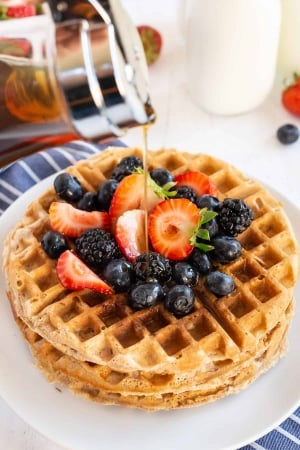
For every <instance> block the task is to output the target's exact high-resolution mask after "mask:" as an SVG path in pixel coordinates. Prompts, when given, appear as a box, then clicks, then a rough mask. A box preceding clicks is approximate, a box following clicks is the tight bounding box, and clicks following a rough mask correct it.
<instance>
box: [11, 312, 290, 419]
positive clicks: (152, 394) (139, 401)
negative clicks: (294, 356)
mask: <svg viewBox="0 0 300 450" xmlns="http://www.w3.org/2000/svg"><path fill="white" fill-rule="evenodd" d="M291 314H292V304H291V305H290V307H289V308H288V309H287V311H286V313H285V314H284V316H283V317H282V320H281V321H280V323H279V324H278V325H277V326H276V327H275V328H274V329H273V330H272V331H271V332H270V333H269V335H268V336H266V340H265V349H264V352H263V353H262V354H261V355H257V356H256V358H255V359H251V358H250V359H249V360H248V361H244V362H242V363H239V364H237V365H236V366H234V367H232V365H230V367H228V366H229V365H227V367H226V369H229V370H222V369H221V368H220V370H219V372H218V377H217V378H216V377H213V376H212V375H211V376H210V377H209V378H211V379H210V380H207V381H206V382H203V381H201V382H200V383H199V379H198V377H197V373H196V374H194V375H193V376H192V379H190V382H189V383H187V378H185V379H184V381H185V382H184V383H182V384H181V385H180V386H179V384H178V383H174V380H172V377H171V375H168V380H166V378H163V377H162V376H160V377H156V378H155V379H154V378H153V379H152V380H151V379H149V377H147V375H146V374H142V373H140V372H139V373H132V374H128V373H118V372H113V371H110V370H108V368H105V367H101V366H98V365H97V364H90V363H88V362H84V361H78V360H76V359H74V358H72V357H70V356H67V355H65V354H64V353H62V352H60V351H59V350H57V349H56V348H55V347H53V346H52V345H51V344H50V343H49V342H47V341H46V340H45V339H43V338H41V337H40V336H38V335H37V334H36V333H35V332H33V331H32V330H31V329H30V328H28V327H27V326H26V325H25V324H24V323H23V322H22V321H21V320H20V319H19V318H17V317H16V321H17V323H18V325H19V327H20V329H21V331H22V333H23V335H24V337H25V339H26V341H27V343H28V344H29V347H30V350H31V353H32V355H33V357H34V359H35V362H36V364H37V366H38V367H39V368H40V369H41V371H42V372H43V373H44V375H45V376H46V377H47V379H48V380H49V381H50V382H51V383H56V384H57V383H58V384H60V385H64V386H66V387H68V388H69V389H70V390H71V391H72V392H73V393H74V394H78V395H81V396H83V397H84V398H86V399H88V400H92V401H96V402H100V403H103V404H109V405H121V406H128V407H132V408H142V409H145V410H150V411H155V410H161V409H164V410H166V409H168V410H169V409H178V408H188V407H192V406H196V405H200V404H203V403H208V402H211V401H214V400H216V399H218V398H221V397H224V396H226V395H229V394H233V393H235V392H238V391H240V390H241V389H243V388H245V387H247V386H248V385H249V384H250V383H252V382H253V381H254V380H255V379H256V378H257V377H258V376H259V375H261V374H262V373H264V372H265V371H266V370H268V369H269V368H270V367H272V366H273V365H274V364H275V363H276V362H277V361H278V359H279V358H280V357H281V356H282V354H284V352H285V350H286V333H287V330H288V326H289V322H290V319H291ZM212 378H213V379H212ZM149 388H150V389H149Z"/></svg>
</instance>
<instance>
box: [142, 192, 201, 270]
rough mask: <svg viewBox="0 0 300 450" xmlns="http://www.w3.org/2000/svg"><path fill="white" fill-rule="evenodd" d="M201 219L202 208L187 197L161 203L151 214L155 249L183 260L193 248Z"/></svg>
mask: <svg viewBox="0 0 300 450" xmlns="http://www.w3.org/2000/svg"><path fill="white" fill-rule="evenodd" d="M199 221H200V210H199V209H198V208H197V206H196V205H195V204H194V203H192V202H190V201H189V200H187V199H185V198H175V199H170V200H165V201H163V202H161V203H159V204H158V205H157V206H155V208H154V209H153V211H152V212H151V214H150V216H149V238H150V241H151V244H152V246H153V248H154V250H155V251H156V252H158V253H161V254H162V255H164V256H166V257H167V258H170V259H173V260H176V261H177V260H181V259H184V258H186V257H187V256H188V255H189V254H190V253H191V252H192V250H193V248H194V245H193V244H192V238H193V236H194V235H195V233H196V231H197V228H198V225H199Z"/></svg>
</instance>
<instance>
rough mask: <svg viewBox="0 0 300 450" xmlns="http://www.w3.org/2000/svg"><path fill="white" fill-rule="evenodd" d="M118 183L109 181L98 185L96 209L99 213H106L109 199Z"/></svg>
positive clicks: (112, 180)
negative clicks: (97, 208)
mask: <svg viewBox="0 0 300 450" xmlns="http://www.w3.org/2000/svg"><path fill="white" fill-rule="evenodd" d="M118 184H119V183H118V181H117V180H114V179H109V180H106V181H104V182H103V183H101V184H100V186H99V189H98V207H99V209H100V210H101V211H108V210H109V207H110V203H111V199H112V198H113V195H114V193H115V190H116V189H117V186H118Z"/></svg>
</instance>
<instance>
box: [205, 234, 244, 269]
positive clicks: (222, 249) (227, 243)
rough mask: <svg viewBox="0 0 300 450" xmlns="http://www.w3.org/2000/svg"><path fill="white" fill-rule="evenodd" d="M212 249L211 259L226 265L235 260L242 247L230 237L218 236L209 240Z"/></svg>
mask: <svg viewBox="0 0 300 450" xmlns="http://www.w3.org/2000/svg"><path fill="white" fill-rule="evenodd" d="M211 245H213V246H214V249H213V250H212V251H211V253H210V254H211V257H212V258H213V259H215V260H216V261H218V262H219V263H221V264H227V263H229V262H231V261H234V260H235V259H237V258H238V257H239V256H240V255H241V253H242V246H241V244H240V243H239V241H238V240H237V239H235V238H233V237H230V236H218V237H216V238H214V239H212V240H211Z"/></svg>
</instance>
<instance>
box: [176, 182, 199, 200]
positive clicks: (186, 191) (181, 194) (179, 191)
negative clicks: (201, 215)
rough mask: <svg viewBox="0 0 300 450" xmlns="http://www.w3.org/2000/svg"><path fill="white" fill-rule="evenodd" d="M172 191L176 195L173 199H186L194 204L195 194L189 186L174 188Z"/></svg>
mask: <svg viewBox="0 0 300 450" xmlns="http://www.w3.org/2000/svg"><path fill="white" fill-rule="evenodd" d="M174 190H175V191H176V195H174V197H173V198H187V199H188V200H190V201H191V202H193V203H195V202H196V198H197V194H196V192H195V191H194V189H193V188H191V187H189V186H178V187H176V186H175V187H174Z"/></svg>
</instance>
